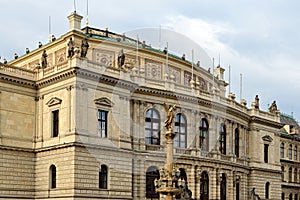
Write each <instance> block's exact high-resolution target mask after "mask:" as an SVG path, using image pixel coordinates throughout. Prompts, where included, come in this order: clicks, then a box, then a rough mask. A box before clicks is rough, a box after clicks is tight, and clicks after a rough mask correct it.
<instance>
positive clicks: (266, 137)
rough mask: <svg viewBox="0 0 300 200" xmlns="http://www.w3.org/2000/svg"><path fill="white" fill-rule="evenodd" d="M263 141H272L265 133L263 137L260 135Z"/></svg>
mask: <svg viewBox="0 0 300 200" xmlns="http://www.w3.org/2000/svg"><path fill="white" fill-rule="evenodd" d="M262 139H263V141H266V142H272V141H273V138H272V137H271V136H269V135H265V136H264V137H262Z"/></svg>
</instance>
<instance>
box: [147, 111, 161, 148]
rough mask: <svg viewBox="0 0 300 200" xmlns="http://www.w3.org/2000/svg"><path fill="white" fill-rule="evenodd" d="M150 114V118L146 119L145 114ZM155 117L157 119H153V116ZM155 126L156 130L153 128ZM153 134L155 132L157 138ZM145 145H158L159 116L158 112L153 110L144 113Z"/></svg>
mask: <svg viewBox="0 0 300 200" xmlns="http://www.w3.org/2000/svg"><path fill="white" fill-rule="evenodd" d="M148 112H150V117H147V115H148V114H147V113H148ZM154 113H155V114H156V115H157V118H154V117H153V116H154V115H153V114H154ZM147 123H149V125H147ZM155 124H156V126H157V129H155V128H154V126H155ZM147 126H149V128H147ZM147 131H149V133H150V134H149V136H147ZM155 132H157V137H155V134H154V133H155ZM155 141H156V142H155ZM145 144H146V145H160V115H159V112H158V111H157V110H156V109H154V108H149V109H147V111H146V112H145Z"/></svg>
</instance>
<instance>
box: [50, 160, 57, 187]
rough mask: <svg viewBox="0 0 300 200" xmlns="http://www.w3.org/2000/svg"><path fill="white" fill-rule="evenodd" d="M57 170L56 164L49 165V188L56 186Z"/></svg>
mask: <svg viewBox="0 0 300 200" xmlns="http://www.w3.org/2000/svg"><path fill="white" fill-rule="evenodd" d="M56 175H57V171H56V166H55V165H51V166H50V167H49V188H50V189H55V188H56V180H57V176H56Z"/></svg>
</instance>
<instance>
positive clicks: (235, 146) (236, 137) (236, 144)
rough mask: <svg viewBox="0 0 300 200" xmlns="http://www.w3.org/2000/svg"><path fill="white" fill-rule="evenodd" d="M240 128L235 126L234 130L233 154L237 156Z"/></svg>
mask: <svg viewBox="0 0 300 200" xmlns="http://www.w3.org/2000/svg"><path fill="white" fill-rule="evenodd" d="M239 151H240V130H239V128H235V130H234V154H235V155H236V157H239V155H240V153H239Z"/></svg>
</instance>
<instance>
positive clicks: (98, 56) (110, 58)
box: [92, 49, 115, 67]
mask: <svg viewBox="0 0 300 200" xmlns="http://www.w3.org/2000/svg"><path fill="white" fill-rule="evenodd" d="M92 60H93V61H94V62H96V63H99V64H100V65H104V66H108V67H114V63H115V62H114V61H115V53H114V52H113V51H107V50H102V49H93V58H92Z"/></svg>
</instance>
